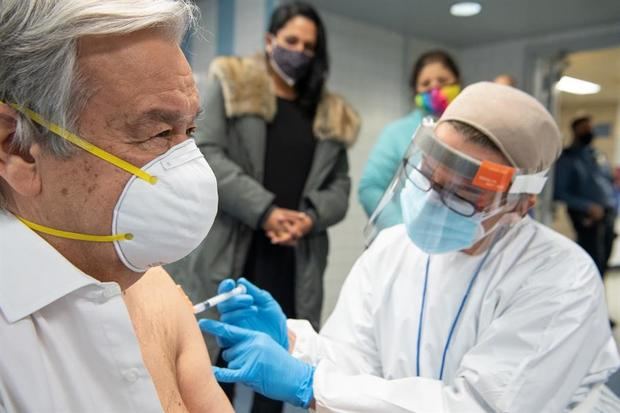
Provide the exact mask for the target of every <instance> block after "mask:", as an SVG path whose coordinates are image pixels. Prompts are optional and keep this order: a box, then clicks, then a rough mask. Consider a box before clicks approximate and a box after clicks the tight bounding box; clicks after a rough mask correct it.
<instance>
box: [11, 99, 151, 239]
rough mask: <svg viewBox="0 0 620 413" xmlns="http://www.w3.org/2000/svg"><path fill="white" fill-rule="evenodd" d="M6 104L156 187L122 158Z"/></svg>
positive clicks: (30, 113) (26, 111) (138, 169)
mask: <svg viewBox="0 0 620 413" xmlns="http://www.w3.org/2000/svg"><path fill="white" fill-rule="evenodd" d="M3 103H4V102H3V101H2V100H0V104H3ZM6 104H7V105H9V106H10V107H12V108H13V109H15V110H17V111H18V112H21V113H23V114H24V115H26V116H27V117H28V118H30V119H31V120H32V121H33V122H36V123H38V124H39V125H41V126H43V127H44V128H46V129H47V130H49V131H50V132H52V133H54V134H55V135H58V136H60V137H61V138H63V139H65V140H67V141H69V142H71V143H72V144H74V145H75V146H77V147H79V148H82V149H84V150H85V151H87V152H89V153H91V154H93V155H94V156H96V157H98V158H101V159H103V160H104V161H106V162H109V163H111V164H112V165H114V166H116V167H118V168H120V169H122V170H124V171H127V172H129V173H130V174H132V175H135V176H137V177H138V178H140V179H142V180H144V181H146V182H148V183H150V184H152V185H154V184H155V183H156V182H157V177H155V176H153V175H150V174H148V173H146V172H145V171H143V170H142V169H140V168H138V167H136V166H134V165H132V164H130V163H129V162H127V161H124V160H122V159H121V158H119V157H117V156H114V155H112V154H111V153H109V152H106V151H104V150H103V149H101V148H99V147H97V146H95V145H93V144H92V143H90V142H88V141H85V140H84V139H82V138H80V137H79V136H77V135H76V134H74V133H71V132H69V131H68V130H66V129H64V128H62V127H60V126H58V125H56V124H55V123H52V122H48V121H47V120H45V119H43V117H42V116H41V115H39V114H38V113H36V112H34V111H32V110H30V109H28V108H26V107H24V106H21V105H18V104H15V103H6ZM72 239H74V238H72Z"/></svg>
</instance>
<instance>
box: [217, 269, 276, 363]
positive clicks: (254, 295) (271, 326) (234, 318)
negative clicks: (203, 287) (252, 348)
mask: <svg viewBox="0 0 620 413" xmlns="http://www.w3.org/2000/svg"><path fill="white" fill-rule="evenodd" d="M237 284H239V285H244V286H245V288H246V289H247V294H240V295H237V296H235V297H232V298H230V299H228V300H226V301H224V302H223V303H221V304H218V306H217V309H218V311H219V312H220V314H221V316H220V320H222V321H223V322H224V323H227V324H232V325H234V326H237V327H243V328H247V329H249V330H254V331H260V332H262V333H265V334H267V335H268V336H269V337H271V338H272V339H274V340H275V341H276V342H277V343H278V344H280V345H281V346H282V348H283V349H285V350H286V351H288V333H287V328H286V316H285V315H284V312H283V311H282V309H281V308H280V305H279V304H278V302H277V301H276V300H274V299H273V297H272V296H271V294H269V293H268V292H267V291H265V290H261V289H260V288H258V287H257V286H255V285H254V284H252V283H251V282H249V281H248V280H246V279H245V278H239V280H238V281H237ZM233 288H235V282H234V281H233V280H231V279H227V280H224V281H222V282H221V283H220V285H219V287H218V294H221V293H225V292H228V291H230V290H232V289H233ZM224 344H226V343H224ZM224 347H229V346H226V345H225V346H224Z"/></svg>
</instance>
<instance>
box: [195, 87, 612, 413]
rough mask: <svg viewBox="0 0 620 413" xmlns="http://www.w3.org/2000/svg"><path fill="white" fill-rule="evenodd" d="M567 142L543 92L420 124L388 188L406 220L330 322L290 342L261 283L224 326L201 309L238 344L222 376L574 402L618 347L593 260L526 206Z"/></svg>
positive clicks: (276, 385)
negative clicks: (542, 97) (541, 97)
mask: <svg viewBox="0 0 620 413" xmlns="http://www.w3.org/2000/svg"><path fill="white" fill-rule="evenodd" d="M506 108H510V110H506ZM561 148H562V137H561V135H560V131H559V130H558V128H557V126H556V124H555V122H554V120H553V118H552V117H551V115H550V114H549V113H548V112H547V110H546V109H545V108H544V107H543V106H542V105H541V104H540V103H539V102H538V101H537V100H536V99H534V98H533V97H531V96H529V95H527V94H526V93H523V92H521V91H519V90H517V89H515V88H512V87H508V86H502V85H497V84H493V83H490V82H483V83H477V84H474V85H471V86H469V87H468V88H466V89H465V90H463V92H462V93H461V94H460V95H459V96H458V97H457V98H456V100H455V101H454V102H453V103H452V104H451V105H450V106H449V107H448V108H447V109H446V111H445V112H444V114H443V115H442V117H441V118H440V119H439V123H437V124H436V125H433V126H431V125H423V126H422V127H420V128H419V129H418V131H417V132H416V136H415V138H414V139H413V140H412V143H411V145H410V147H409V148H408V149H407V151H406V154H405V160H404V161H403V163H402V164H401V165H402V166H401V167H400V168H399V170H398V172H397V174H396V175H395V177H394V180H393V182H392V185H390V190H389V191H388V192H387V193H386V195H388V196H391V197H394V198H398V199H399V200H400V203H401V206H402V208H403V218H404V224H402V225H396V226H393V227H391V228H387V229H385V230H383V231H380V232H379V233H378V236H377V237H376V238H375V240H374V241H373V242H372V243H371V244H370V246H369V248H368V249H367V250H366V251H365V252H364V253H363V254H362V256H361V257H360V258H359V259H358V261H357V262H356V263H355V265H354V266H353V268H352V270H351V272H350V274H349V276H348V277H347V279H346V281H345V283H344V286H343V288H342V291H341V293H340V297H339V299H338V303H337V305H336V308H335V309H334V312H333V313H332V314H331V316H330V318H329V319H328V320H327V322H326V324H325V326H324V327H323V329H322V330H321V332H320V334H318V333H316V332H315V331H314V330H313V329H312V327H311V326H310V325H309V324H308V323H307V322H304V321H299V320H288V329H290V339H287V337H288V336H287V333H288V331H287V321H286V319H285V317H284V314H282V312H281V311H280V310H279V308H278V305H277V303H276V302H275V301H274V300H273V298H271V297H270V296H269V294H268V293H267V292H265V291H263V290H260V289H257V288H256V287H254V286H253V285H252V284H251V283H249V282H247V281H239V282H240V283H241V284H244V285H245V286H246V287H247V290H248V294H246V295H239V296H236V297H234V298H233V299H231V300H229V301H227V302H226V303H223V304H220V306H219V307H218V309H219V310H220V312H221V314H222V316H221V319H222V322H218V321H214V320H206V319H205V320H200V326H201V328H202V329H203V331H208V332H210V333H212V334H215V335H216V336H218V337H219V338H220V340H221V341H222V344H223V345H224V346H225V347H227V349H226V350H225V351H224V359H225V360H227V361H228V363H229V364H228V368H226V369H220V368H215V375H216V377H217V379H218V380H219V381H220V382H231V381H240V382H244V383H246V384H248V385H250V386H251V387H252V388H254V389H256V390H258V391H261V392H264V393H265V394H268V395H270V396H272V397H277V398H280V399H282V400H286V401H288V402H290V403H293V404H295V405H298V406H303V407H308V406H310V407H314V408H315V409H316V411H318V412H332V413H333V412H338V413H363V412H368V413H370V412H373V413H374V412H394V413H396V412H398V413H405V412H416V413H418V412H437V413H440V412H446V413H448V412H450V413H457V412H458V413H460V412H467V413H475V412H515V413H532V412H564V411H567V410H569V409H571V408H573V407H574V406H575V405H577V404H578V403H580V402H581V401H582V400H584V398H585V397H586V396H587V395H588V394H589V393H590V392H591V391H592V389H594V388H596V387H597V385H598V384H600V383H604V382H605V381H606V380H607V377H608V376H609V375H610V374H611V373H613V371H614V370H616V369H617V368H618V366H619V365H620V357H619V355H618V349H617V347H616V344H615V342H614V340H613V337H612V335H611V331H610V328H609V324H608V322H607V308H606V305H605V299H604V293H603V287H602V283H601V279H600V277H599V276H598V272H597V270H596V267H595V266H594V263H593V262H592V260H591V259H590V257H589V256H588V255H587V254H586V253H585V252H583V250H582V249H581V248H579V247H578V246H577V245H576V244H575V243H573V242H572V241H570V240H568V239H566V238H565V237H563V236H561V235H559V234H557V233H555V232H554V231H553V230H551V229H549V228H548V227H545V226H543V225H541V224H539V223H537V222H535V221H533V220H532V219H531V218H529V217H528V216H527V210H528V209H530V208H532V206H534V204H535V203H536V194H538V193H540V191H542V189H543V187H544V184H545V181H546V176H547V172H548V170H549V168H550V167H552V165H553V163H554V161H555V160H556V159H557V157H558V156H559V155H560V151H561ZM234 286H235V282H234V281H232V280H226V281H224V282H222V285H221V290H222V291H228V290H230V289H231V288H233V287H234ZM289 351H291V352H292V354H290V353H289Z"/></svg>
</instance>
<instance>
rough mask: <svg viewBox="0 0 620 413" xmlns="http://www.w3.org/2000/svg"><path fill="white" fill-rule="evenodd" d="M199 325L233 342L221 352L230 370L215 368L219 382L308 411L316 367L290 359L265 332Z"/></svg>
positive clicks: (208, 322)
mask: <svg viewBox="0 0 620 413" xmlns="http://www.w3.org/2000/svg"><path fill="white" fill-rule="evenodd" d="M199 325H200V329H201V330H202V331H206V332H207V333H210V334H213V335H214V336H216V337H218V338H220V339H221V340H223V341H225V342H228V343H234V344H233V346H232V347H230V348H228V349H226V350H224V351H223V352H222V357H223V358H224V360H226V361H227V362H228V368H226V369H225V368H219V367H213V372H214V373H215V378H216V379H217V381H219V382H222V383H237V382H241V383H243V384H245V385H246V386H248V387H250V388H251V389H252V390H254V391H256V392H258V393H260V394H262V395H264V396H267V397H269V398H270V399H276V400H282V401H285V402H288V403H290V404H292V405H294V406H297V407H303V408H305V409H307V408H308V406H309V405H310V402H311V401H312V398H313V391H312V381H313V378H314V367H312V366H311V365H310V364H308V363H304V362H303V361H300V360H297V359H296V358H294V357H293V356H291V355H290V354H289V353H288V352H287V351H286V350H284V349H283V348H282V347H280V346H279V345H278V343H276V342H275V341H273V340H272V339H271V337H269V336H268V335H267V334H265V333H261V332H258V331H252V330H247V329H244V328H239V327H236V326H233V325H230V324H224V323H221V322H219V321H214V320H208V319H202V320H200V321H199Z"/></svg>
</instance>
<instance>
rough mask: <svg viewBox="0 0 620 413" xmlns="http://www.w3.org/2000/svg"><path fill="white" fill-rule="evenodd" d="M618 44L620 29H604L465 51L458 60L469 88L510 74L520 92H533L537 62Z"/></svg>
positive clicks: (458, 54) (611, 27)
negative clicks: (533, 71) (535, 63)
mask: <svg viewBox="0 0 620 413" xmlns="http://www.w3.org/2000/svg"><path fill="white" fill-rule="evenodd" d="M618 43H620V25H601V26H597V27H591V28H587V29H579V30H569V31H565V32H560V33H555V34H551V35H546V36H532V37H525V38H522V39H515V40H511V41H505V42H498V43H491V44H485V45H481V46H474V47H467V48H462V49H460V50H459V51H458V53H457V56H458V61H459V65H460V67H461V70H462V72H463V75H464V76H463V78H464V80H465V83H466V84H470V83H474V82H478V81H482V80H492V79H493V78H495V76H497V75H498V74H502V73H508V74H511V75H513V76H514V77H515V78H516V79H517V81H518V83H519V85H518V86H519V87H520V88H524V89H526V90H528V91H531V84H530V83H531V80H532V79H531V77H532V69H533V68H532V67H531V66H532V65H533V62H534V59H535V58H537V57H551V56H553V55H557V54H559V53H560V52H573V51H579V50H586V49H597V48H604V47H609V46H615V45H617V44H618Z"/></svg>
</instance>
